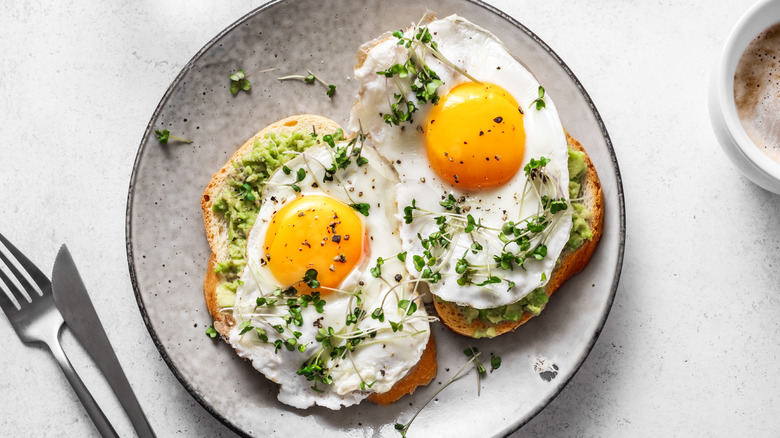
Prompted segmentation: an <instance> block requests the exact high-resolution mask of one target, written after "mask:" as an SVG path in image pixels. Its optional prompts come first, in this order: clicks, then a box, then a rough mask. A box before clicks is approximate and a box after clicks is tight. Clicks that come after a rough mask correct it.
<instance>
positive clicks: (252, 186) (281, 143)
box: [213, 130, 343, 307]
mask: <svg viewBox="0 0 780 438" xmlns="http://www.w3.org/2000/svg"><path fill="white" fill-rule="evenodd" d="M333 138H334V139H337V140H338V139H342V138H343V132H341V130H338V131H337V132H336V134H334V135H333ZM320 142H322V136H320V135H313V134H309V133H305V132H293V133H290V134H275V133H271V134H267V135H266V136H265V137H263V138H256V139H255V141H254V143H253V144H252V147H251V149H250V150H249V151H248V152H247V153H246V154H244V155H243V156H242V157H241V158H239V159H237V160H233V170H232V172H231V173H230V175H229V176H228V177H227V179H226V182H227V187H225V189H223V191H222V193H221V194H220V196H219V198H217V199H216V200H215V201H214V206H213V210H214V212H215V213H218V214H222V215H223V216H224V218H225V222H226V223H227V229H228V251H229V253H230V260H227V261H224V262H221V263H219V264H217V266H216V268H215V269H214V272H216V273H217V274H221V276H222V279H223V280H224V282H223V283H222V284H220V285H219V286H218V288H217V291H216V295H217V304H218V305H219V306H220V307H229V306H232V305H233V302H234V301H235V293H236V289H237V288H238V285H239V282H240V279H239V277H240V275H241V271H243V270H244V266H245V265H246V243H247V242H246V239H247V235H248V234H249V230H250V229H251V228H252V225H254V223H255V219H256V218H257V213H258V212H259V211H260V205H261V194H262V191H263V186H264V185H265V182H266V181H267V180H268V178H269V177H270V176H271V175H272V174H273V173H274V172H275V171H276V170H277V169H279V168H280V167H282V165H283V164H284V163H286V162H287V161H289V160H290V159H291V158H293V156H294V154H290V153H287V152H303V151H304V150H306V149H308V148H310V147H311V146H314V145H315V144H319V143H320Z"/></svg>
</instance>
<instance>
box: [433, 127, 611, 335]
mask: <svg viewBox="0 0 780 438" xmlns="http://www.w3.org/2000/svg"><path fill="white" fill-rule="evenodd" d="M566 143H567V145H568V147H569V149H571V150H574V151H577V152H581V153H583V154H584V160H585V166H586V170H585V173H584V174H583V175H582V176H581V177H580V186H581V187H580V193H579V197H580V198H581V199H582V201H581V203H582V204H583V205H584V206H585V209H586V210H588V211H589V212H590V215H589V216H588V217H587V219H586V221H587V226H588V228H589V229H590V232H591V234H592V237H591V238H590V239H589V240H585V241H584V242H583V243H582V244H581V245H580V246H579V247H577V248H576V249H572V248H570V247H569V246H568V245H567V246H566V247H565V248H564V250H563V252H562V253H561V255H560V257H559V258H558V263H557V265H556V267H555V269H554V270H553V272H552V274H551V275H550V280H549V281H548V282H547V285H546V289H545V294H546V295H547V296H548V297H550V296H551V295H552V294H553V293H555V291H556V290H558V288H559V287H561V285H562V284H563V283H564V282H565V281H566V280H568V279H569V278H570V277H571V276H573V275H574V274H577V273H578V272H580V271H582V270H583V269H584V268H585V266H586V265H587V264H588V261H589V260H590V258H591V256H593V252H594V251H595V250H596V246H598V242H599V239H600V238H601V233H602V230H603V225H604V194H603V193H602V190H601V182H600V181H599V176H598V174H597V173H596V168H595V167H594V166H593V162H592V161H591V160H590V157H588V155H587V153H586V152H585V148H584V147H583V146H582V145H581V144H580V142H578V141H577V140H575V139H574V138H573V137H572V136H571V135H569V133H568V132H566ZM433 302H434V306H435V308H436V312H437V313H438V315H439V318H440V319H441V321H442V322H443V323H444V324H445V325H446V326H447V327H449V328H450V329H452V331H454V332H456V333H458V334H461V335H464V336H470V337H475V338H478V337H495V336H498V335H501V334H504V333H507V332H511V331H514V330H516V329H517V328H518V327H520V326H521V325H523V324H525V323H526V322H527V321H528V320H529V319H531V318H532V317H533V316H534V314H533V313H531V312H527V311H526V312H523V314H522V316H521V317H520V318H519V319H518V320H516V321H510V320H503V321H499V322H497V323H493V322H490V321H488V320H484V319H481V318H468V317H467V316H466V315H465V314H464V312H463V311H462V309H461V308H460V307H459V306H458V305H457V304H454V303H451V302H447V301H442V300H439V299H436V298H434V300H433Z"/></svg>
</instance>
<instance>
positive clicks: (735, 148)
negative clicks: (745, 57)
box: [709, 0, 780, 194]
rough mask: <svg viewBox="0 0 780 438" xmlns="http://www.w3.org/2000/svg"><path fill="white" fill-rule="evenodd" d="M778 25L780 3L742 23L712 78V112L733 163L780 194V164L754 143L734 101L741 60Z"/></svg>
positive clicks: (751, 12)
mask: <svg viewBox="0 0 780 438" xmlns="http://www.w3.org/2000/svg"><path fill="white" fill-rule="evenodd" d="M778 22H780V0H760V1H758V2H757V3H756V4H754V5H753V6H752V7H751V8H750V9H748V11H747V12H746V13H745V15H743V16H742V18H740V19H739V21H738V22H737V24H736V26H734V29H732V31H731V34H730V35H729V37H728V39H727V40H726V45H725V46H724V47H723V51H722V52H721V54H720V58H719V59H718V61H717V63H716V66H715V70H714V71H713V72H712V74H711V75H710V90H709V110H710V119H711V121H712V127H713V129H714V131H715V135H716V136H717V137H718V141H719V142H720V145H721V146H722V147H723V151H724V152H726V155H727V156H728V157H729V158H730V159H731V161H732V162H734V164H735V165H736V166H737V168H738V169H739V170H740V171H741V172H742V173H743V174H745V176H747V177H748V178H749V179H750V180H751V181H753V182H754V183H756V184H758V185H759V186H761V187H763V188H765V189H766V190H769V191H770V192H774V193H777V194H780V163H778V162H777V161H775V160H773V159H772V158H771V157H770V156H769V155H767V154H766V153H764V151H762V150H761V149H759V146H757V145H756V144H755V143H754V142H753V141H752V140H751V139H750V137H749V136H748V134H747V132H745V129H744V128H743V127H742V122H741V121H740V120H739V116H738V114H737V106H736V103H735V101H734V73H735V72H736V69H737V63H738V61H739V58H740V57H741V56H742V53H743V52H744V51H745V49H746V48H747V46H748V44H750V42H751V41H753V39H754V38H755V37H757V36H758V34H760V33H761V32H762V31H764V30H765V29H767V28H768V27H770V26H772V25H773V24H775V23H778ZM778 117H780V114H778Z"/></svg>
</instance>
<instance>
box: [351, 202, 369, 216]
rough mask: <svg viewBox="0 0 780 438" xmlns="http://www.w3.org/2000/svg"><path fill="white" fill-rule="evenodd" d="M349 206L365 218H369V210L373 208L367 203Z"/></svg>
mask: <svg viewBox="0 0 780 438" xmlns="http://www.w3.org/2000/svg"><path fill="white" fill-rule="evenodd" d="M349 206H350V207H352V208H353V209H354V210H356V211H357V212H358V213H360V214H362V215H363V216H368V210H369V209H370V208H371V206H370V205H368V204H367V203H365V202H361V203H356V204H349Z"/></svg>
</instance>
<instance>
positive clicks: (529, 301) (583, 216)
mask: <svg viewBox="0 0 780 438" xmlns="http://www.w3.org/2000/svg"><path fill="white" fill-rule="evenodd" d="M586 170H587V166H586V165H585V153H584V152H579V151H575V150H573V149H571V148H569V199H570V200H571V206H572V208H573V211H572V227H571V233H570V234H569V242H568V247H569V248H570V249H572V250H575V249H577V248H579V247H580V246H581V245H582V244H583V243H584V242H585V241H586V240H590V239H592V238H593V233H592V232H591V231H590V227H589V226H588V219H589V218H590V216H591V212H590V210H588V209H587V208H586V207H585V204H583V203H582V202H578V199H579V197H580V189H581V188H582V186H581V184H580V180H581V178H582V176H583V175H585V171H586ZM547 299H548V297H547V293H546V292H545V288H544V287H540V288H538V289H535V290H533V291H532V292H531V293H529V294H528V295H526V296H525V297H523V299H521V300H520V301H517V302H515V303H512V304H508V305H506V306H499V307H493V308H489V309H476V308H473V307H469V306H458V309H459V310H460V311H461V312H462V313H463V316H465V318H466V323H468V324H471V322H472V321H473V320H474V319H475V318H478V319H480V320H482V321H484V322H489V323H493V324H497V323H499V322H501V321H518V320H519V319H520V318H521V317H522V316H523V312H529V313H531V314H532V315H534V316H536V315H539V313H540V312H541V311H542V308H543V307H544V305H545V304H547ZM495 335H496V331H495V329H494V328H493V327H488V328H487V330H477V331H476V332H475V333H474V337H475V338H483V337H488V338H492V337H493V336H495Z"/></svg>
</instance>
